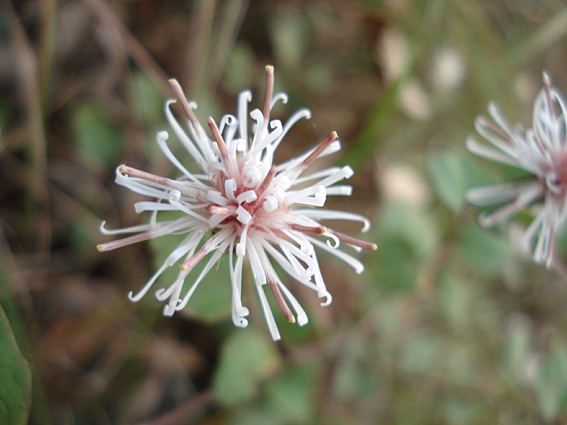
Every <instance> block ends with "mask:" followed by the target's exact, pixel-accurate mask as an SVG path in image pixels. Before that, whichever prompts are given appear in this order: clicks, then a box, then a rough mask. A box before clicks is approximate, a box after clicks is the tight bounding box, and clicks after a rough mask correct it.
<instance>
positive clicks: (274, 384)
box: [266, 366, 316, 423]
mask: <svg viewBox="0 0 567 425" xmlns="http://www.w3.org/2000/svg"><path fill="white" fill-rule="evenodd" d="M315 378H316V374H315V373H314V369H313V368H312V367H308V366H303V367H295V368H288V369H286V370H285V372H283V373H281V374H280V375H279V376H278V377H277V378H276V379H274V380H271V381H269V382H268V383H267V385H266V394H267V397H268V402H269V403H270V404H271V405H272V406H273V409H271V410H272V411H273V412H274V414H275V415H278V416H280V417H283V418H285V421H284V423H306V422H307V421H308V419H309V418H310V417H312V416H313V413H314V408H315V403H314V400H313V394H314V391H315V384H316V380H315Z"/></svg>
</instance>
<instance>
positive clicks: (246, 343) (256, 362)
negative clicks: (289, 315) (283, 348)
mask: <svg viewBox="0 0 567 425" xmlns="http://www.w3.org/2000/svg"><path fill="white" fill-rule="evenodd" d="M279 366H280V357H279V355H278V353H277V351H276V346H275V344H274V343H273V342H272V341H271V340H269V339H267V337H266V336H264V334H263V333H259V332H258V331H256V330H254V329H236V330H235V331H234V332H233V334H232V335H231V336H230V338H229V339H228V341H227V342H226V344H225V345H224V347H223V350H222V352H221V357H220V362H219V366H218V368H217V370H216V373H215V376H214V379H213V391H214V393H215V394H216V396H217V398H218V400H219V401H220V402H221V403H223V404H228V405H232V404H235V403H238V402H242V401H244V400H247V399H250V398H252V397H253V396H254V395H255V394H256V393H257V392H258V387H259V385H260V383H261V382H262V381H264V380H265V379H266V378H268V377H269V376H271V375H272V374H273V373H274V372H275V370H276V369H277V368H278V367H279Z"/></svg>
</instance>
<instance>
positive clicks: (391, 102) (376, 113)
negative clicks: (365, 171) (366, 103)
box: [340, 80, 401, 169]
mask: <svg viewBox="0 0 567 425" xmlns="http://www.w3.org/2000/svg"><path fill="white" fill-rule="evenodd" d="M400 85H401V80H398V81H396V82H395V83H393V84H390V85H389V86H388V87H387V89H386V90H385V91H384V94H383V96H382V97H381V98H380V99H379V100H378V101H377V102H376V104H375V106H374V107H373V108H372V110H371V111H370V112H369V113H368V115H367V117H366V120H365V124H364V127H363V128H362V130H361V131H360V132H359V134H358V135H357V137H356V139H355V140H354V141H353V142H352V143H351V144H350V146H349V147H348V150H346V151H345V152H344V153H343V155H342V157H341V160H340V161H341V162H340V163H341V164H343V165H346V164H348V165H350V166H351V167H352V168H354V169H357V168H358V167H360V166H361V165H363V164H364V163H365V162H366V161H368V160H369V159H373V158H374V150H375V149H376V148H377V147H378V146H379V145H380V144H381V143H382V140H381V136H382V135H383V133H385V132H386V130H388V129H389V126H388V125H389V124H390V122H391V121H392V119H393V117H394V115H395V114H396V110H397V109H396V102H397V99H398V94H399V88H400Z"/></svg>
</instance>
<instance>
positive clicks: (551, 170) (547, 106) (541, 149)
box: [467, 74, 567, 268]
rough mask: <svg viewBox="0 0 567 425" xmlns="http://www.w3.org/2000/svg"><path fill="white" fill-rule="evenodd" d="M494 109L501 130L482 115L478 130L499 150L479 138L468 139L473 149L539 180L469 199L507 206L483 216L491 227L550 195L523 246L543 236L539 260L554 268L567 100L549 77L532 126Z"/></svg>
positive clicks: (566, 159)
mask: <svg viewBox="0 0 567 425" xmlns="http://www.w3.org/2000/svg"><path fill="white" fill-rule="evenodd" d="M488 111H489V113H490V115H491V117H492V118H493V119H494V121H495V122H496V123H497V124H498V127H496V126H495V125H494V124H492V123H491V122H490V121H488V120H487V119H486V118H484V117H482V116H480V117H478V118H477V120H476V121H475V127H476V129H477V131H478V132H479V133H480V134H481V135H483V136H484V137H485V138H486V139H487V140H488V141H490V142H491V143H492V144H493V145H494V147H496V148H497V149H494V148H493V147H489V146H486V145H483V144H479V143H478V142H477V141H476V140H475V139H473V138H469V139H468V140H467V148H468V149H469V150H470V151H471V152H472V153H475V154H477V155H479V156H482V157H484V158H487V159H490V160H493V161H496V162H500V163H503V164H506V165H511V166H514V167H518V168H522V169H524V170H526V171H527V172H529V173H531V174H533V175H534V176H535V178H533V179H526V180H523V181H521V182H518V183H514V184H500V185H495V186H484V187H478V188H475V189H471V190H470V191H469V192H468V194H467V197H468V199H469V201H470V202H472V203H473V204H476V205H491V204H498V203H504V202H506V203H507V204H506V205H505V206H504V207H501V208H499V209H498V210H496V211H495V212H493V213H491V214H489V215H481V216H480V217H479V222H480V224H481V225H482V226H485V227H492V226H494V225H496V224H498V223H501V222H502V221H504V220H506V219H507V218H509V217H510V216H512V215H513V214H516V213H517V212H518V211H521V210H522V209H524V208H526V207H527V206H529V205H531V204H533V203H534V202H535V201H536V200H538V199H540V198H542V197H544V198H545V200H544V204H543V206H542V207H541V208H540V209H539V211H538V212H537V213H536V215H535V218H534V220H533V221H532V223H531V224H530V225H529V227H528V228H527V229H526V231H525V233H524V236H523V238H522V240H521V241H520V244H521V245H529V244H530V243H531V240H532V239H533V238H534V236H536V235H537V244H536V247H535V250H534V254H533V258H534V261H535V262H536V263H544V264H545V265H546V266H547V267H548V268H549V267H551V264H552V261H553V253H554V248H555V247H554V245H555V241H556V239H557V233H558V231H560V230H561V228H562V227H563V223H564V222H565V218H566V214H567V211H566V210H565V203H566V202H567V199H566V197H565V195H566V190H567V168H566V166H567V150H566V144H567V140H566V137H567V124H566V119H567V118H566V117H565V100H564V99H563V95H562V94H561V93H560V92H559V91H558V90H557V89H556V88H555V87H553V86H552V85H551V80H550V78H549V76H548V75H547V74H544V75H543V88H542V89H541V90H540V91H539V93H538V95H537V97H536V99H535V101H534V106H533V121H532V127H531V128H529V129H527V130H524V129H523V128H522V126H520V125H516V126H515V127H512V126H511V125H510V124H509V123H508V121H507V120H506V119H505V118H504V116H503V115H502V113H501V111H500V109H499V108H498V106H496V104H494V103H491V104H489V106H488Z"/></svg>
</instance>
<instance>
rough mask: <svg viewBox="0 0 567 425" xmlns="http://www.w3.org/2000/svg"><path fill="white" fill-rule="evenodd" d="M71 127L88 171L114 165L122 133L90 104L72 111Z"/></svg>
mask: <svg viewBox="0 0 567 425" xmlns="http://www.w3.org/2000/svg"><path fill="white" fill-rule="evenodd" d="M71 125H72V128H73V132H74V134H75V138H76V140H77V142H78V144H79V148H80V152H81V159H82V163H83V165H84V166H85V167H87V168H90V169H97V168H103V167H104V166H106V165H107V164H109V163H111V164H114V163H115V162H116V161H117V158H118V154H119V152H120V150H121V147H122V133H121V132H120V130H119V129H118V127H117V126H115V125H113V124H112V123H111V122H110V121H109V119H108V117H106V116H105V115H104V114H103V112H102V111H101V110H100V109H99V108H97V107H96V106H95V105H93V104H91V103H83V104H80V105H78V106H77V107H75V108H74V109H73V116H72V117H71Z"/></svg>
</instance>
